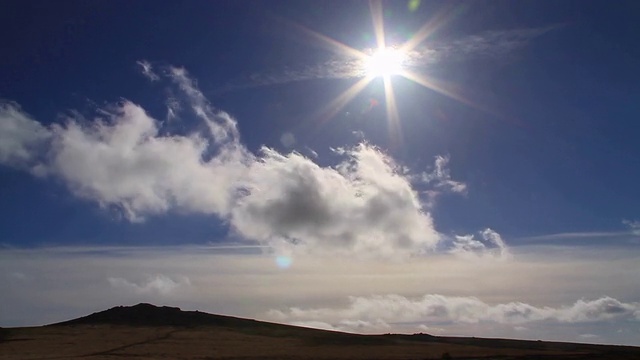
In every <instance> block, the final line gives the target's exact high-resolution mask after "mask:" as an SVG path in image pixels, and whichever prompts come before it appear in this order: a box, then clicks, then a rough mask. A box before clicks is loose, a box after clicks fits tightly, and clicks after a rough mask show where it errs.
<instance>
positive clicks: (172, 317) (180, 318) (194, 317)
mask: <svg viewBox="0 0 640 360" xmlns="http://www.w3.org/2000/svg"><path fill="white" fill-rule="evenodd" d="M261 323H262V324H265V323H264V322H259V321H256V320H251V319H244V318H237V317H233V316H225V315H214V314H209V313H205V312H200V311H183V310H181V309H180V308H178V307H170V306H155V305H152V304H148V303H140V304H137V305H134V306H116V307H113V308H111V309H108V310H104V311H100V312H96V313H93V314H91V315H87V316H83V317H80V318H77V319H73V320H69V321H64V322H61V323H57V324H53V325H57V326H60V325H80V324H114V325H131V326H207V325H209V326H231V327H255V326H258V325H260V324H261ZM273 325H278V324H273ZM280 326H284V325H280Z"/></svg>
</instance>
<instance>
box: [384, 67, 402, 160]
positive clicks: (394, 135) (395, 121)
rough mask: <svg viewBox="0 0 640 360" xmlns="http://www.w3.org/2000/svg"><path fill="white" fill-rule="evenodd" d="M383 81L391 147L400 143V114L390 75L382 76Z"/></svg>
mask: <svg viewBox="0 0 640 360" xmlns="http://www.w3.org/2000/svg"><path fill="white" fill-rule="evenodd" d="M382 80H383V83H384V99H385V105H386V109H387V123H388V128H389V138H390V140H391V148H394V147H396V146H398V145H401V144H402V141H403V140H402V129H401V127H400V116H399V115H398V107H397V105H396V98H395V94H394V93H393V86H391V77H390V76H389V75H386V76H384V77H383V78H382Z"/></svg>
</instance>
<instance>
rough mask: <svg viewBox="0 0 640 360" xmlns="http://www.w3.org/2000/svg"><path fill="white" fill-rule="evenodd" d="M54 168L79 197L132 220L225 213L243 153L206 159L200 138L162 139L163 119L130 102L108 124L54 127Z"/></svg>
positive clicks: (204, 142)
mask: <svg viewBox="0 0 640 360" xmlns="http://www.w3.org/2000/svg"><path fill="white" fill-rule="evenodd" d="M52 132H53V135H54V140H53V147H52V162H51V164H49V167H50V171H51V172H52V173H54V174H56V175H58V176H59V177H61V178H62V179H64V180H65V181H66V182H67V184H68V186H69V188H70V189H71V190H72V191H73V192H74V193H75V194H76V195H78V196H81V197H83V198H87V199H90V200H95V201H97V202H98V203H99V204H101V205H103V206H116V207H118V208H120V209H122V210H123V212H124V214H125V216H126V217H127V218H128V219H130V220H132V221H137V220H142V219H143V218H144V217H145V216H147V215H153V214H159V213H163V212H166V211H168V210H169V209H171V208H174V207H175V208H178V209H182V210H186V211H192V212H202V213H209V214H226V213H228V211H229V209H230V207H231V200H232V199H230V196H231V189H232V187H233V184H234V183H235V182H236V180H237V178H238V177H239V176H240V174H241V173H242V171H243V164H242V160H243V159H242V156H243V155H242V153H238V152H233V151H232V150H227V149H224V150H223V151H222V152H221V154H220V156H218V157H216V158H214V159H212V160H210V161H208V162H206V161H204V159H203V155H204V152H205V151H206V150H207V149H208V142H207V140H206V139H204V138H202V137H200V136H199V135H193V136H190V137H184V136H159V135H158V126H157V122H156V121H155V120H154V119H152V118H151V117H149V116H148V115H147V114H146V113H145V111H144V110H143V109H142V108H140V107H139V106H137V105H135V104H132V103H130V102H125V103H124V104H122V105H121V106H120V107H118V108H115V109H113V110H112V114H111V118H110V119H106V120H105V119H103V120H97V121H96V122H94V123H93V124H90V125H82V124H81V123H80V122H76V121H74V120H70V121H69V122H68V123H67V124H66V125H54V126H53V130H52Z"/></svg>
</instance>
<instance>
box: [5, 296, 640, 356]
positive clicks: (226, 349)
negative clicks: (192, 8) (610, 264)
mask: <svg viewBox="0 0 640 360" xmlns="http://www.w3.org/2000/svg"><path fill="white" fill-rule="evenodd" d="M113 357H117V358H136V359H157V358H164V359H183V360H185V359H240V358H242V359H285V360H286V359H323V360H328V359H381V360H382V359H385V360H386V359H397V360H401V359H406V360H415V359H442V358H451V359H480V358H482V359H485V360H490V359H501V360H533V359H542V360H546V359H549V360H550V359H564V360H587V359H589V360H591V359H598V360H613V359H616V360H621V359H630V360H631V359H635V360H638V359H640V348H637V347H629V346H605V345H589V344H576V343H559V342H546V341H522V340H508V339H482V338H461V337H439V336H432V335H429V334H413V335H402V334H385V335H360V334H350V333H342V332H337V331H326V330H319V329H310V328H303V327H297V326H291V325H284V324H276V323H270V322H263V321H257V320H252V319H244V318H238V317H233V316H225V315H214V314H208V313H204V312H200V311H183V310H181V309H180V308H177V307H168V306H155V305H152V304H147V303H141V304H137V305H134V306H117V307H114V308H111V309H108V310H104V311H100V312H96V313H93V314H91V315H87V316H83V317H80V318H77V319H73V320H69V321H64V322H61V323H56V324H51V325H47V326H40V327H31V328H0V358H1V359H25V358H29V359H34V360H35V359H69V358H74V359H94V360H98V359H106V358H113Z"/></svg>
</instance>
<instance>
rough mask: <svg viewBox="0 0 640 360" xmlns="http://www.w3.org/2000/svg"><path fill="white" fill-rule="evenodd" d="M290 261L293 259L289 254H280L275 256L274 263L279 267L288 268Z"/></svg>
mask: <svg viewBox="0 0 640 360" xmlns="http://www.w3.org/2000/svg"><path fill="white" fill-rule="evenodd" d="M292 262H293V259H291V257H290V256H284V255H280V256H277V257H276V264H277V265H278V267H279V268H280V269H288V268H289V267H290V266H291V263H292Z"/></svg>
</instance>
